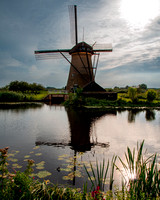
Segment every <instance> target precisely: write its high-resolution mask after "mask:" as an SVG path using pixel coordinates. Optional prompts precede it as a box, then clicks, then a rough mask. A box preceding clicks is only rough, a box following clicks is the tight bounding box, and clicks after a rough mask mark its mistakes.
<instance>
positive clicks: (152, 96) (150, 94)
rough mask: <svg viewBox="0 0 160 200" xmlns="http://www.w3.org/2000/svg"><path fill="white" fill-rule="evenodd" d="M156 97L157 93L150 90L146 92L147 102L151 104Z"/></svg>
mask: <svg viewBox="0 0 160 200" xmlns="http://www.w3.org/2000/svg"><path fill="white" fill-rule="evenodd" d="M156 97H157V92H156V91H155V90H153V89H150V90H148V91H147V100H148V101H149V102H152V101H153V100H155V99H156Z"/></svg>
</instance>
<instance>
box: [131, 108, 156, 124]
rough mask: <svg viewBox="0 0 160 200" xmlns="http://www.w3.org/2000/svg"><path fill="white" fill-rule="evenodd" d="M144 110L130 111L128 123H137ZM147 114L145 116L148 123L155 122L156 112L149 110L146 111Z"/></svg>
mask: <svg viewBox="0 0 160 200" xmlns="http://www.w3.org/2000/svg"><path fill="white" fill-rule="evenodd" d="M142 111H144V110H141V109H132V110H128V122H129V123H132V122H135V119H136V116H137V115H138V114H139V113H141V112H142ZM145 112H146V114H145V118H146V121H152V120H155V115H156V114H155V111H154V110H151V109H147V110H145Z"/></svg>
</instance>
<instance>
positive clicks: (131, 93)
mask: <svg viewBox="0 0 160 200" xmlns="http://www.w3.org/2000/svg"><path fill="white" fill-rule="evenodd" d="M128 96H129V98H130V99H131V101H132V102H135V101H137V88H133V87H129V88H128Z"/></svg>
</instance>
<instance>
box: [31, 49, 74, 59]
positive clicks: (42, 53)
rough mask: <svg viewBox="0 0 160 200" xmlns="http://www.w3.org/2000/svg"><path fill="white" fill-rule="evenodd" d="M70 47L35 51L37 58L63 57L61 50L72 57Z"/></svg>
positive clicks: (68, 56)
mask: <svg viewBox="0 0 160 200" xmlns="http://www.w3.org/2000/svg"><path fill="white" fill-rule="evenodd" d="M69 51H70V49H60V50H37V51H35V52H34V53H35V57H36V60H47V59H61V58H63V56H62V55H61V54H60V52H63V53H64V54H65V56H66V57H67V58H70V54H69Z"/></svg>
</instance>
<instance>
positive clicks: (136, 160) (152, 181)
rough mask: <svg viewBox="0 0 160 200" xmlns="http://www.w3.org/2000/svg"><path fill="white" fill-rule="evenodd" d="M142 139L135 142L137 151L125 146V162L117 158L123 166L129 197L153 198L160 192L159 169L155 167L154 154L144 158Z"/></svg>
mask: <svg viewBox="0 0 160 200" xmlns="http://www.w3.org/2000/svg"><path fill="white" fill-rule="evenodd" d="M143 146H144V141H142V143H141V144H140V146H139V145H138V143H137V152H135V148H134V149H133V151H131V149H130V148H129V147H127V153H125V158H126V162H125V161H122V159H121V158H120V157H119V160H120V162H121V164H122V166H123V169H124V170H123V171H122V170H121V169H120V168H118V167H117V168H118V169H119V171H120V172H121V173H122V175H123V177H124V179H125V184H126V187H127V190H128V192H129V197H130V199H154V198H157V197H158V196H159V194H160V179H159V176H160V171H159V170H158V168H157V161H156V157H157V156H156V154H153V155H151V156H149V157H148V158H146V159H144V156H143Z"/></svg>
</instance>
